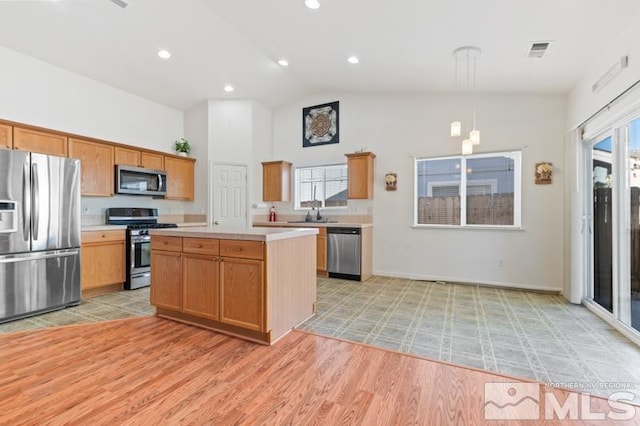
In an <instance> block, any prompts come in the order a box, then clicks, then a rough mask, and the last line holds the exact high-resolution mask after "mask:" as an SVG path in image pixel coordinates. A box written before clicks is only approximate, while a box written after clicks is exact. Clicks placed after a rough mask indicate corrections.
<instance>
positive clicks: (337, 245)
mask: <svg viewBox="0 0 640 426" xmlns="http://www.w3.org/2000/svg"><path fill="white" fill-rule="evenodd" d="M361 246H362V243H361V239H360V229H359V228H328V229H327V271H328V272H329V276H330V277H333V278H346V279H351V280H357V281H360V277H361V270H360V261H361V257H362V254H361V251H362V248H361Z"/></svg>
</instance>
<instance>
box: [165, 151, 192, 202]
mask: <svg viewBox="0 0 640 426" xmlns="http://www.w3.org/2000/svg"><path fill="white" fill-rule="evenodd" d="M164 169H165V171H166V172H167V195H166V196H165V198H167V199H170V200H193V172H194V167H193V160H187V159H185V160H183V159H181V158H175V157H165V158H164Z"/></svg>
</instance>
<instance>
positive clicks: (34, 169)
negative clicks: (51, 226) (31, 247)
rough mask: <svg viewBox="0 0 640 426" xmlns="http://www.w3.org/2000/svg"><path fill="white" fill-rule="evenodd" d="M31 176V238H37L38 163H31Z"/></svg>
mask: <svg viewBox="0 0 640 426" xmlns="http://www.w3.org/2000/svg"><path fill="white" fill-rule="evenodd" d="M31 177H32V179H33V194H32V195H33V202H32V205H33V239H34V240H37V239H38V233H39V232H38V231H39V228H40V180H39V179H38V165H37V164H35V163H34V164H32V165H31Z"/></svg>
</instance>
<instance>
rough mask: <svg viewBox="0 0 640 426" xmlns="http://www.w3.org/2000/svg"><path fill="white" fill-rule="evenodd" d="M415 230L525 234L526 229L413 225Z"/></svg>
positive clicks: (514, 227) (513, 227) (519, 227)
mask: <svg viewBox="0 0 640 426" xmlns="http://www.w3.org/2000/svg"><path fill="white" fill-rule="evenodd" d="M411 227H412V228H413V229H459V230H464V231H509V232H524V231H526V229H525V228H523V227H522V226H497V225H496V226H490V225H484V226H483V225H477V226H469V225H468V226H459V225H411Z"/></svg>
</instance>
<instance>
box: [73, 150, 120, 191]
mask: <svg viewBox="0 0 640 426" xmlns="http://www.w3.org/2000/svg"><path fill="white" fill-rule="evenodd" d="M69 157H72V158H78V159H79V160H80V167H81V170H82V195H94V196H104V197H109V196H111V195H113V187H114V181H113V146H111V145H105V144H101V143H97V142H90V141H85V140H82V139H73V138H71V139H69Z"/></svg>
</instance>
